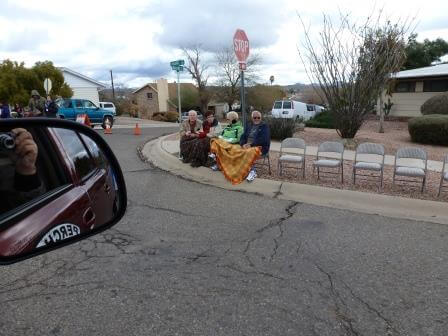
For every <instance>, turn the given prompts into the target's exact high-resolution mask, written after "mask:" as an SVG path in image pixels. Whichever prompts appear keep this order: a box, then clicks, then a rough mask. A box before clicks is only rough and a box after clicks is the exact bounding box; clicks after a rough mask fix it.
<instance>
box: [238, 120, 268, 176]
mask: <svg viewBox="0 0 448 336" xmlns="http://www.w3.org/2000/svg"><path fill="white" fill-rule="evenodd" d="M240 145H241V147H243V148H244V149H248V148H251V147H261V155H262V156H264V155H266V154H268V153H269V147H270V146H271V133H270V130H269V126H268V124H266V123H265V122H264V121H262V119H261V113H260V112H259V111H252V122H251V123H250V124H249V126H248V127H247V128H246V129H245V130H244V133H243V135H242V136H241V139H240ZM256 177H257V172H256V170H255V167H252V169H251V170H250V171H249V174H248V175H247V178H246V180H247V181H248V182H252V181H253V180H254V179H255V178H256Z"/></svg>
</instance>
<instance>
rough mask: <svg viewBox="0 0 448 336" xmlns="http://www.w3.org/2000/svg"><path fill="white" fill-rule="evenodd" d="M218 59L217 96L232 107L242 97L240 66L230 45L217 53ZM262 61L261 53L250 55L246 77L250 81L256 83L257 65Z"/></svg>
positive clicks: (216, 58) (216, 57)
mask: <svg viewBox="0 0 448 336" xmlns="http://www.w3.org/2000/svg"><path fill="white" fill-rule="evenodd" d="M215 60H216V68H217V71H216V77H217V85H218V87H219V89H218V90H217V96H218V98H219V99H221V100H223V101H224V102H226V103H227V104H228V105H229V108H232V105H233V104H234V103H235V102H236V101H238V100H239V97H240V79H241V72H240V69H239V66H238V60H237V59H236V56H235V52H234V51H233V49H232V48H230V47H225V48H222V49H221V50H220V51H218V52H217V53H216V55H215ZM260 62H261V56H260V55H259V54H253V55H251V56H249V58H248V59H247V62H246V71H245V73H244V78H245V80H246V81H247V82H248V83H254V82H255V81H256V80H257V79H258V76H257V70H258V69H257V65H258V64H260Z"/></svg>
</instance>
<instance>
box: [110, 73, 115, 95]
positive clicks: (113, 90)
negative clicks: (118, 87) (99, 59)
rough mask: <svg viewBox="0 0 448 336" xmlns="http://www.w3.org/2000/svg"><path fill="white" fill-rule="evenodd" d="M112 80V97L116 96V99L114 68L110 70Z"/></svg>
mask: <svg viewBox="0 0 448 336" xmlns="http://www.w3.org/2000/svg"><path fill="white" fill-rule="evenodd" d="M110 81H111V82H112V97H114V100H115V88H114V76H113V75H112V70H111V71H110Z"/></svg>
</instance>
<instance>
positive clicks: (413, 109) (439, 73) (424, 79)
mask: <svg viewBox="0 0 448 336" xmlns="http://www.w3.org/2000/svg"><path fill="white" fill-rule="evenodd" d="M392 77H393V78H395V79H396V81H395V85H394V89H393V92H392V96H391V97H390V96H388V95H386V94H385V93H383V100H384V102H387V100H388V98H389V99H390V101H391V102H392V103H393V106H392V108H391V111H390V114H389V115H390V116H396V117H417V116H420V115H421V113H420V107H421V106H422V105H423V103H424V102H425V101H427V100H428V99H429V98H431V97H433V96H435V95H439V94H441V93H443V92H446V91H448V64H439V65H433V66H429V67H424V68H418V69H412V70H405V71H400V72H397V73H396V74H394V75H393V76H392ZM380 108H381V107H380V104H379V99H378V104H377V113H378V114H379V111H380V110H379V109H380Z"/></svg>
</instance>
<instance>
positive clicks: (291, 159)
mask: <svg viewBox="0 0 448 336" xmlns="http://www.w3.org/2000/svg"><path fill="white" fill-rule="evenodd" d="M288 149H289V150H290V151H291V150H292V149H295V150H297V149H298V150H302V151H303V154H298V153H291V152H288V151H286V154H285V153H284V152H283V151H284V150H288ZM305 152H306V144H305V141H304V140H303V139H299V138H287V139H285V140H283V141H282V143H281V145H280V157H279V159H278V171H279V175H280V176H281V175H282V170H283V165H284V164H285V163H292V164H294V163H295V164H297V175H298V174H299V172H300V169H302V177H303V178H305ZM284 168H294V167H292V166H285V167H284Z"/></svg>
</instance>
